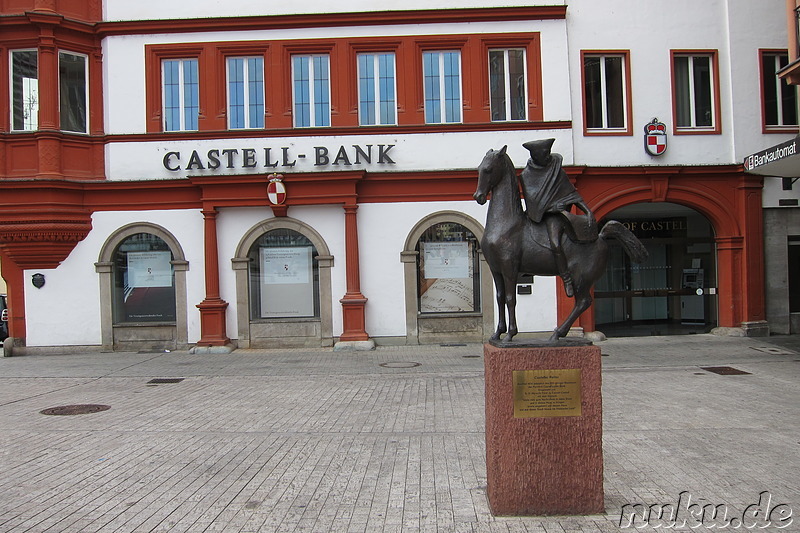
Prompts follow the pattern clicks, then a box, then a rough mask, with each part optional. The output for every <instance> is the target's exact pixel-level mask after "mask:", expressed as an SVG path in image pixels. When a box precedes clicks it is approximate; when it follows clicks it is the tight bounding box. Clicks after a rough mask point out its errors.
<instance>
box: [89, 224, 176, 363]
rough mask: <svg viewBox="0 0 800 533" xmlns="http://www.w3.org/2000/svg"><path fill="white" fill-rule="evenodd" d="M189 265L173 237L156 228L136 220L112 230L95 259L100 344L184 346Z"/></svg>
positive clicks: (140, 347)
mask: <svg viewBox="0 0 800 533" xmlns="http://www.w3.org/2000/svg"><path fill="white" fill-rule="evenodd" d="M188 269H189V263H188V261H186V259H185V257H184V254H183V249H182V248H181V246H180V244H179V243H178V240H177V239H176V238H175V237H174V236H173V235H172V234H171V233H170V232H169V231H167V230H166V229H164V228H162V227H160V226H157V225H155V224H151V223H148V222H140V223H134V224H129V225H127V226H125V227H123V228H120V229H119V230H117V231H116V232H115V233H113V234H112V235H111V236H110V237H109V238H108V239H107V240H106V242H105V244H104V245H103V248H102V249H101V252H100V258H99V261H98V262H97V263H95V270H96V272H97V273H98V274H99V275H100V301H101V306H100V320H101V334H102V344H103V348H104V349H106V350H112V349H113V350H115V351H141V350H162V349H169V350H175V349H185V348H186V347H187V346H188V331H187V311H186V271H187V270H188Z"/></svg>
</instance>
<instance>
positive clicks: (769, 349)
mask: <svg viewBox="0 0 800 533" xmlns="http://www.w3.org/2000/svg"><path fill="white" fill-rule="evenodd" d="M750 348H752V349H753V350H756V351H757V352H764V353H768V354H771V355H796V354H797V352H793V351H792V350H787V349H785V348H775V347H772V346H751V347H750Z"/></svg>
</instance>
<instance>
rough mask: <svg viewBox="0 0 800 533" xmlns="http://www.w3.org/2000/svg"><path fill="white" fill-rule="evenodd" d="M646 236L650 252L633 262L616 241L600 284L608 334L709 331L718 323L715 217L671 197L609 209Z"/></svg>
mask: <svg viewBox="0 0 800 533" xmlns="http://www.w3.org/2000/svg"><path fill="white" fill-rule="evenodd" d="M605 218H606V219H607V220H618V221H620V222H622V223H623V224H625V226H626V227H628V229H630V230H631V231H633V233H634V234H635V235H636V236H637V237H638V238H639V239H640V240H641V241H642V243H643V244H644V245H645V247H646V248H647V251H648V253H649V258H648V260H647V262H646V263H644V264H642V265H636V264H632V263H631V262H630V260H629V258H628V257H627V255H626V254H625V253H624V251H623V250H622V248H621V246H620V245H619V244H618V243H616V242H615V241H611V242H610V244H611V248H610V253H609V261H608V266H607V267H606V272H605V275H604V276H603V278H601V279H600V280H598V282H597V283H596V284H595V293H594V295H595V324H596V328H597V329H598V330H599V331H602V332H603V333H605V334H606V336H609V337H614V336H637V335H680V334H691V333H706V332H708V331H710V330H711V329H713V328H714V327H716V326H717V324H718V312H717V284H718V277H717V253H716V244H715V232H714V227H713V225H712V223H711V222H710V221H709V220H708V219H707V218H706V217H705V216H704V215H703V214H702V213H700V212H698V211H696V210H694V209H692V208H689V207H685V206H682V205H679V204H675V203H670V202H657V203H646V204H643V203H640V204H631V205H628V206H625V207H622V208H619V209H616V210H614V211H612V212H611V213H609V215H608V216H607V217H605Z"/></svg>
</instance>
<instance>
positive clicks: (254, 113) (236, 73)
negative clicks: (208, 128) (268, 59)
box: [227, 56, 264, 129]
mask: <svg viewBox="0 0 800 533" xmlns="http://www.w3.org/2000/svg"><path fill="white" fill-rule="evenodd" d="M227 64H228V127H229V128H230V129H246V128H263V127H264V58H263V57H258V56H256V57H229V58H228V60H227Z"/></svg>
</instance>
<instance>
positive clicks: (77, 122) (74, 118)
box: [58, 52, 89, 133]
mask: <svg viewBox="0 0 800 533" xmlns="http://www.w3.org/2000/svg"><path fill="white" fill-rule="evenodd" d="M88 87H89V78H88V68H87V61H86V56H84V55H79V54H73V53H71V52H59V54H58V92H59V94H58V97H59V106H58V107H59V115H60V119H61V130H62V131H73V132H76V133H88V132H89V129H88V124H89V114H88V113H89V105H88V104H89V92H88Z"/></svg>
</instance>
